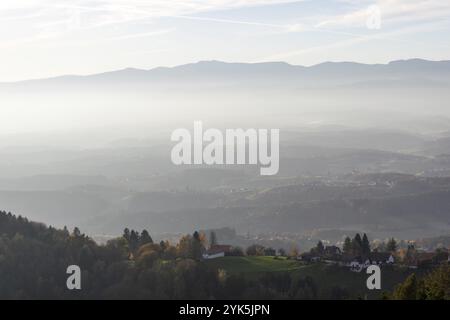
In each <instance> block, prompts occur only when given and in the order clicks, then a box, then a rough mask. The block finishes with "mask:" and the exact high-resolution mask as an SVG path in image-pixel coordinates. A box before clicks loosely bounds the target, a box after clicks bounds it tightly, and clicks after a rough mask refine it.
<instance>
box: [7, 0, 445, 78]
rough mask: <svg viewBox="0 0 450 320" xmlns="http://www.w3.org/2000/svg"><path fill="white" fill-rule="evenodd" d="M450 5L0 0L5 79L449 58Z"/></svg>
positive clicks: (377, 0) (432, 1)
mask: <svg viewBox="0 0 450 320" xmlns="http://www.w3.org/2000/svg"><path fill="white" fill-rule="evenodd" d="M449 34H450V0H370V1H366V0H361V1H356V0H304V1H285V0H170V1H168V0H89V1H86V0H70V1H69V0H2V1H0V81H2V82H5V81H18V80H24V79H33V78H46V77H52V76H58V75H64V74H92V73H99V72H104V71H110V70H117V69H122V68H129V67H133V68H141V69H151V68H154V67H158V66H175V65H180V64H185V63H192V62H197V61H202V60H221V61H228V62H265V61H285V62H288V63H291V64H297V65H313V64H317V63H321V62H324V61H355V62H362V63H387V62H389V61H392V60H398V59H409V58H423V59H430V60H448V59H450V41H449V39H450V38H449Z"/></svg>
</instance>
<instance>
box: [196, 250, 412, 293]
mask: <svg viewBox="0 0 450 320" xmlns="http://www.w3.org/2000/svg"><path fill="white" fill-rule="evenodd" d="M205 263H206V264H207V265H209V266H211V267H212V268H216V269H223V270H226V272H227V273H228V274H230V275H232V274H241V275H244V276H245V277H247V278H248V279H257V278H258V277H260V276H262V275H264V274H265V273H267V272H289V273H291V275H292V276H293V278H294V279H296V278H305V277H311V278H312V279H313V280H314V283H316V285H317V287H318V291H319V296H320V297H329V296H330V294H331V291H332V290H333V288H335V287H339V288H341V289H345V290H346V291H348V292H349V293H351V296H352V297H353V298H357V297H361V298H369V299H370V298H372V299H374V298H379V297H380V295H381V293H382V292H383V291H391V290H392V289H393V288H394V286H395V285H397V284H398V283H400V282H402V281H404V279H406V277H407V276H408V275H409V274H410V273H411V270H409V269H404V268H392V267H385V268H382V272H381V285H382V290H381V291H379V290H375V291H371V290H368V289H367V287H366V280H367V278H368V275H367V274H366V273H365V272H364V271H363V272H361V273H355V272H351V271H350V270H349V269H348V268H346V267H338V266H331V265H326V264H323V263H314V264H303V263H302V262H300V261H295V260H288V259H274V257H223V258H218V259H213V260H209V261H206V262H205Z"/></svg>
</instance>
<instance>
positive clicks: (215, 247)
mask: <svg viewBox="0 0 450 320" xmlns="http://www.w3.org/2000/svg"><path fill="white" fill-rule="evenodd" d="M231 248H232V246H229V245H219V244H217V245H213V246H211V248H209V249H208V250H207V251H206V253H207V254H216V253H221V252H224V253H227V252H230V251H231Z"/></svg>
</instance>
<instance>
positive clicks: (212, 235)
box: [209, 231, 217, 247]
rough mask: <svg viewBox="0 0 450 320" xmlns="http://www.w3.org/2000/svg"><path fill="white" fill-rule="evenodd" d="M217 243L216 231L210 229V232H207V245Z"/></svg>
mask: <svg viewBox="0 0 450 320" xmlns="http://www.w3.org/2000/svg"><path fill="white" fill-rule="evenodd" d="M216 244H217V236H216V233H215V232H214V231H211V233H210V234H209V246H210V247H212V246H215V245H216Z"/></svg>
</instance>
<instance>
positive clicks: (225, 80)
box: [0, 59, 450, 88]
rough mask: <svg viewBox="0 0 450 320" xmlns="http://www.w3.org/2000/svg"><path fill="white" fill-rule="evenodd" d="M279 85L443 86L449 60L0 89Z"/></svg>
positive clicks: (207, 70)
mask: <svg viewBox="0 0 450 320" xmlns="http://www.w3.org/2000/svg"><path fill="white" fill-rule="evenodd" d="M281 81H282V82H283V85H285V86H289V85H302V86H307V87H314V86H315V85H348V84H355V83H358V84H361V85H383V84H387V83H389V85H391V84H392V83H394V84H407V85H409V86H410V85H413V84H414V83H418V84H420V85H425V84H429V85H448V84H449V83H450V60H445V61H428V60H422V59H410V60H397V61H392V62H390V63H388V64H362V63H355V62H325V63H321V64H317V65H313V66H310V67H305V66H298V65H290V64H288V63H285V62H265V63H228V62H221V61H200V62H197V63H191V64H185V65H180V66H176V67H172V68H169V67H158V68H154V69H150V70H143V69H135V68H127V69H122V70H117V71H111V72H105V73H99V74H93V75H85V76H81V75H64V76H59V77H54V78H48V79H36V80H26V81H20V82H14V83H0V88H1V87H3V88H4V87H5V86H6V87H10V86H17V85H27V86H29V85H60V84H66V85H74V84H77V85H81V84H89V85H90V84H92V83H96V84H99V85H101V84H136V83H151V84H158V83H159V84H168V83H170V84H177V83H183V84H187V83H192V82H195V83H201V82H207V83H211V82H213V83H216V84H233V83H235V84H237V83H243V82H248V83H249V84H270V83H279V82H281Z"/></svg>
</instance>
